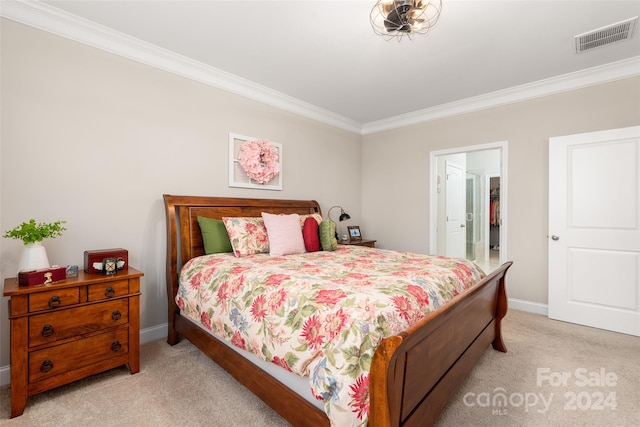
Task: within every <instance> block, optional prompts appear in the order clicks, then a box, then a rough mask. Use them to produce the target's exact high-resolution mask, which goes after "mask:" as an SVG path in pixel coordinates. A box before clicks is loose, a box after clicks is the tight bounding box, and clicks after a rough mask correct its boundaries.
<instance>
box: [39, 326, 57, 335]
mask: <svg viewBox="0 0 640 427" xmlns="http://www.w3.org/2000/svg"><path fill="white" fill-rule="evenodd" d="M54 332H55V331H54V330H53V326H51V325H44V326H43V327H42V333H41V335H42V336H43V337H50V336H51V335H53V333H54Z"/></svg>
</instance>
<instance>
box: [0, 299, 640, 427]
mask: <svg viewBox="0 0 640 427" xmlns="http://www.w3.org/2000/svg"><path fill="white" fill-rule="evenodd" d="M504 340H505V343H506V345H507V348H508V352H507V353H506V354H505V353H500V352H497V351H494V350H493V349H491V348H489V349H488V350H487V351H486V352H485V354H484V355H483V357H482V358H481V360H480V362H479V363H478V365H477V366H476V367H475V368H474V370H473V371H472V372H471V374H470V376H469V378H468V379H467V380H466V381H465V383H464V384H463V385H462V386H461V388H460V389H459V391H458V393H457V394H456V396H455V397H454V398H453V399H452V400H451V402H450V403H449V405H448V406H447V408H446V409H445V411H444V412H443V414H442V416H441V417H440V419H439V420H438V423H437V425H438V426H577V425H582V426H640V366H639V365H640V363H639V362H640V338H638V337H632V336H629V335H623V334H617V333H613V332H607V331H602V330H599V329H594V328H588V327H585V326H579V325H573V324H570V323H564V322H558V321H553V320H549V319H547V318H546V317H544V316H540V315H536V314H531V313H525V312H521V311H516V310H512V311H510V312H509V314H508V315H507V317H506V318H505V320H504ZM426 365H427V367H428V363H427V364H426ZM9 395H10V394H9V387H8V386H4V387H2V388H1V389H0V402H1V404H0V425H2V426H5V425H6V426H14V427H17V426H24V427H27V426H34V427H35V426H38V427H40V426H89V425H90V426H141V427H145V426H149V427H152V426H153V427H159V426H167V427H168V426H265V427H266V426H288V425H289V424H288V423H287V422H286V421H284V420H283V419H282V418H281V417H280V416H279V415H278V414H276V413H275V412H274V411H272V410H271V409H270V408H269V407H267V406H266V405H265V404H263V403H262V402H261V401H260V400H259V399H258V398H256V397H255V396H254V395H253V394H251V393H250V392H249V391H247V390H246V389H245V388H244V387H243V386H242V385H240V384H239V383H237V382H236V381H235V380H234V379H233V378H231V377H230V376H229V375H228V374H227V373H226V372H225V371H224V370H222V369H221V368H220V367H218V366H217V365H216V364H215V363H213V362H212V361H210V360H209V359H208V358H207V357H206V356H204V355H203V354H202V353H201V352H200V351H199V350H197V349H196V348H195V347H194V346H193V345H191V344H190V343H189V342H187V341H186V340H183V341H182V342H180V343H179V344H178V345H176V346H173V347H171V346H169V345H167V344H166V343H165V342H164V341H162V340H160V341H154V342H151V343H147V344H145V345H143V346H142V348H141V370H140V372H139V373H138V374H135V375H130V374H129V373H128V370H127V369H126V368H125V367H121V368H117V369H113V370H111V371H108V372H105V373H103V374H99V375H95V376H93V377H91V378H87V379H84V380H81V381H78V382H76V383H73V384H70V385H67V386H63V387H60V388H57V389H55V390H51V391H49V392H45V393H42V394H39V395H36V396H33V397H31V398H30V399H29V402H28V404H27V408H26V409H25V412H24V414H23V415H22V416H20V417H17V418H14V419H12V420H10V419H9V408H10V400H9Z"/></svg>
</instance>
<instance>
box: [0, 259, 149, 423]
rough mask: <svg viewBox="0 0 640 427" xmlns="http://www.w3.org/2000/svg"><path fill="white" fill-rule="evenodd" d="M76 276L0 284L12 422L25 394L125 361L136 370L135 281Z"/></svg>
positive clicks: (136, 275) (127, 275)
mask: <svg viewBox="0 0 640 427" xmlns="http://www.w3.org/2000/svg"><path fill="white" fill-rule="evenodd" d="M142 276H143V273H142V272H140V271H138V270H136V269H133V268H129V269H128V270H122V271H118V272H117V274H114V275H111V276H106V275H102V274H93V273H85V272H84V271H79V272H78V276H76V277H67V278H66V280H65V281H60V282H56V283H51V284H47V285H38V286H18V279H17V278H15V277H12V278H8V279H5V281H4V296H8V297H10V300H9V324H10V329H11V418H13V417H17V416H19V415H22V413H23V412H24V408H25V406H26V405H27V399H28V398H29V396H33V395H35V394H38V393H41V392H43V391H47V390H50V389H52V388H55V387H58V386H61V385H63V384H67V383H70V382H73V381H76V380H79V379H81V378H84V377H87V376H89V375H94V374H97V373H99V372H103V371H106V370H108V369H112V368H115V367H117V366H120V365H125V364H127V365H128V366H129V370H130V371H131V373H132V374H135V373H137V372H138V371H140V278H141V277H142Z"/></svg>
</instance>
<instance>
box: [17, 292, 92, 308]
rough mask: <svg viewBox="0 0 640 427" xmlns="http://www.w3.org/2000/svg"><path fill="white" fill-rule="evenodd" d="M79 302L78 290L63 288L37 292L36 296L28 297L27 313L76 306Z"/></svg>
mask: <svg viewBox="0 0 640 427" xmlns="http://www.w3.org/2000/svg"><path fill="white" fill-rule="evenodd" d="M79 301H80V289H79V288H63V289H55V290H51V291H45V292H38V293H36V294H31V295H29V311H30V312H34V311H42V310H51V309H52V308H59V307H66V306H68V305H74V304H77V303H78V302H79Z"/></svg>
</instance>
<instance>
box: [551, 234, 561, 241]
mask: <svg viewBox="0 0 640 427" xmlns="http://www.w3.org/2000/svg"><path fill="white" fill-rule="evenodd" d="M551 240H560V237H558V236H556V235H555V234H554V235H553V236H551Z"/></svg>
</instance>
